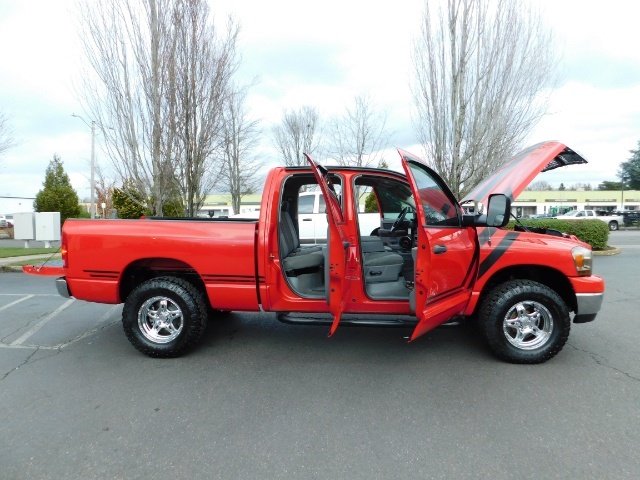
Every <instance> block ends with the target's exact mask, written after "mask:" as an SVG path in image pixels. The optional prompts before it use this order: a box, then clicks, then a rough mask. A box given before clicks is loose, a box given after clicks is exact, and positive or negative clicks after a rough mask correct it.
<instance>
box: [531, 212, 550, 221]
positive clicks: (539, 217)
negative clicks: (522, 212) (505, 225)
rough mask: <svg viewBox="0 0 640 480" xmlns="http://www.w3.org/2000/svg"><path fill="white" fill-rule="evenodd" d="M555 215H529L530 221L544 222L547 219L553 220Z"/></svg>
mask: <svg viewBox="0 0 640 480" xmlns="http://www.w3.org/2000/svg"><path fill="white" fill-rule="evenodd" d="M552 217H553V215H552V214H551V213H538V214H535V215H529V219H530V220H542V219H545V218H552Z"/></svg>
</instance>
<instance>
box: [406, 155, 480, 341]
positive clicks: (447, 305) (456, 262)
mask: <svg viewBox="0 0 640 480" xmlns="http://www.w3.org/2000/svg"><path fill="white" fill-rule="evenodd" d="M398 153H400V156H401V158H402V166H403V167H404V170H405V172H406V174H407V178H408V180H409V184H410V186H411V190H412V192H413V196H414V199H415V203H416V217H417V221H418V239H417V246H416V249H415V250H414V253H415V254H414V257H415V283H414V291H413V292H412V295H415V298H414V300H413V301H412V304H413V305H415V314H416V316H417V317H418V320H419V322H418V325H417V326H416V328H415V330H414V331H413V335H412V336H411V340H414V339H416V338H418V337H419V336H420V335H422V334H424V333H426V332H428V331H429V330H431V329H433V328H435V327H437V326H438V325H440V324H441V323H443V322H446V321H447V320H449V319H450V318H451V317H454V316H456V315H459V314H461V313H462V312H463V311H464V308H465V307H466V305H467V303H468V302H469V298H470V297H471V285H472V283H473V279H474V278H475V275H476V272H477V268H478V255H479V247H478V242H477V241H476V232H475V229H474V228H473V227H463V226H462V210H461V209H460V206H459V205H458V203H457V202H456V200H455V198H454V196H453V194H452V193H451V191H450V190H449V188H448V187H447V186H446V185H445V183H444V182H443V181H442V179H441V178H440V177H439V176H438V175H437V174H436V173H435V172H434V171H433V170H431V169H430V168H429V167H427V166H426V165H425V164H424V163H423V162H422V161H420V160H419V159H418V158H416V157H414V156H413V155H411V154H409V153H408V152H404V151H402V150H398Z"/></svg>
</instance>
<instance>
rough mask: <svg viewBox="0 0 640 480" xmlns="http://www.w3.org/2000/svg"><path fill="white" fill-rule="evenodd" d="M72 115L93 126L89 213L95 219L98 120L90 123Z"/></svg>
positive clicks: (73, 114) (74, 115) (73, 115)
mask: <svg viewBox="0 0 640 480" xmlns="http://www.w3.org/2000/svg"><path fill="white" fill-rule="evenodd" d="M71 116H72V117H76V118H79V119H80V120H82V121H83V122H84V123H85V125H87V126H91V186H90V188H91V205H89V215H91V220H95V218H96V208H95V203H96V193H95V191H96V180H95V170H96V121H95V120H91V125H89V124H88V123H87V122H86V120H85V119H84V118H82V117H81V116H80V115H76V114H75V113H72V114H71Z"/></svg>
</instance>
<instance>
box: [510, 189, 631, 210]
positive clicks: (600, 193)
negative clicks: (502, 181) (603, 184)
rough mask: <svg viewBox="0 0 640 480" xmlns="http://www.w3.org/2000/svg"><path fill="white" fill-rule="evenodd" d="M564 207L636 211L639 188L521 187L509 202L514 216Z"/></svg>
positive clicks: (566, 208) (570, 208)
mask: <svg viewBox="0 0 640 480" xmlns="http://www.w3.org/2000/svg"><path fill="white" fill-rule="evenodd" d="M568 210H608V211H610V210H640V191H638V190H625V191H624V192H621V191H615V190H590V191H586V190H581V191H576V190H551V191H531V190H525V191H524V192H522V193H521V194H520V196H518V198H516V200H515V202H513V205H512V211H513V214H514V215H518V216H520V215H521V216H525V215H540V214H545V213H553V214H554V215H555V214H560V213H562V212H564V211H568Z"/></svg>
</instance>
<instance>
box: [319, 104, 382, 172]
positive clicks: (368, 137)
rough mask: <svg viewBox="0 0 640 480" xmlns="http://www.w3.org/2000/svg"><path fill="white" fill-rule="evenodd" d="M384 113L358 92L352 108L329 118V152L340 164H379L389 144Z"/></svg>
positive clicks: (365, 165)
mask: <svg viewBox="0 0 640 480" xmlns="http://www.w3.org/2000/svg"><path fill="white" fill-rule="evenodd" d="M386 125H387V115H386V114H385V113H381V112H379V111H377V110H376V105H375V103H374V101H373V99H372V98H371V97H370V96H369V95H366V94H365V95H359V96H356V97H355V99H354V105H353V107H352V108H347V109H346V112H345V114H344V115H342V116H338V117H334V118H333V119H332V120H331V121H330V122H329V131H328V134H327V143H328V147H327V148H328V154H329V156H331V157H333V158H334V159H335V160H336V161H337V162H338V163H339V164H340V165H353V166H357V167H368V166H370V165H378V164H379V163H380V162H381V161H382V160H383V158H382V151H383V149H384V148H385V147H387V146H388V142H389V138H390V136H391V135H390V133H389V132H388V131H387V129H386Z"/></svg>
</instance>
